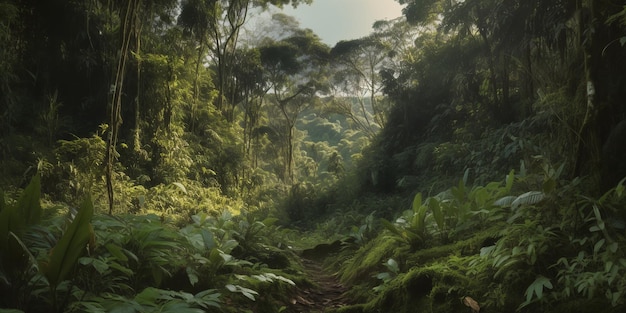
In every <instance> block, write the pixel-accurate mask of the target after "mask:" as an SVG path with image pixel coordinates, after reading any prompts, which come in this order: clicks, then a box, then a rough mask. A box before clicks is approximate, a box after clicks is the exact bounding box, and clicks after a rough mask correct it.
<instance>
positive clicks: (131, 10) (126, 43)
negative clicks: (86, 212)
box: [105, 0, 139, 215]
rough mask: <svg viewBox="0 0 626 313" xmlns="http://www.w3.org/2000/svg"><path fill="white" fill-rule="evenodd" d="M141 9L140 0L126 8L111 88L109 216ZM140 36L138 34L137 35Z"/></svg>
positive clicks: (132, 0) (107, 164) (108, 163)
mask: <svg viewBox="0 0 626 313" xmlns="http://www.w3.org/2000/svg"><path fill="white" fill-rule="evenodd" d="M138 8H139V0H130V1H128V6H127V8H126V14H125V15H124V22H123V24H122V47H121V49H120V54H119V59H118V63H117V68H116V72H115V81H114V83H113V84H112V86H111V89H112V94H111V106H110V108H111V111H110V124H109V125H110V129H109V134H108V138H107V149H106V156H105V158H106V160H105V161H106V162H105V164H106V174H105V176H106V184H107V196H108V200H109V215H111V214H113V206H114V193H113V165H114V163H115V159H116V156H117V151H116V150H115V147H116V145H117V137H118V132H119V128H120V125H122V114H121V112H122V90H123V86H124V77H125V73H126V63H127V61H128V56H129V54H130V53H129V52H130V41H131V38H132V33H133V30H134V29H135V27H134V25H133V24H134V23H138V20H137V18H136V15H137V11H138ZM137 35H138V34H137Z"/></svg>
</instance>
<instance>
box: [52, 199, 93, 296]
mask: <svg viewBox="0 0 626 313" xmlns="http://www.w3.org/2000/svg"><path fill="white" fill-rule="evenodd" d="M93 213H94V212H93V203H92V202H91V199H90V198H87V199H85V200H84V201H83V204H82V205H81V206H80V208H79V210H78V213H77V214H76V216H75V217H74V219H73V220H72V222H71V224H70V225H69V226H68V227H67V230H66V231H65V232H64V233H63V236H62V237H61V238H60V239H59V242H58V243H57V244H56V246H55V247H54V248H53V249H52V251H51V253H50V257H49V259H48V260H47V261H44V262H42V263H41V264H40V268H41V271H42V273H43V274H44V276H45V277H46V279H47V280H48V283H49V284H50V288H51V289H52V292H53V293H54V292H55V290H56V288H57V287H58V285H59V284H60V283H61V282H62V281H64V280H66V279H67V278H68V277H69V275H70V273H71V271H72V270H73V269H74V267H75V266H76V263H77V262H78V259H79V258H80V257H81V255H82V254H83V253H84V252H85V248H86V247H87V245H88V244H91V245H92V249H93V245H94V244H95V239H94V233H93V228H92V226H91V218H92V216H93Z"/></svg>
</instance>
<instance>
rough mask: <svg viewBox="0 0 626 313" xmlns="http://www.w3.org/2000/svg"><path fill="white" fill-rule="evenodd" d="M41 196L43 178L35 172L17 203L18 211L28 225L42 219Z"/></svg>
mask: <svg viewBox="0 0 626 313" xmlns="http://www.w3.org/2000/svg"><path fill="white" fill-rule="evenodd" d="M40 197H41V178H39V174H35V176H33V178H32V179H31V180H30V183H29V184H28V186H27V187H26V189H24V192H22V195H21V196H20V198H19V199H18V200H17V204H16V209H17V212H18V213H19V214H20V215H21V216H22V220H23V221H24V223H25V224H26V225H33V224H37V223H39V221H41V203H40V202H39V199H40Z"/></svg>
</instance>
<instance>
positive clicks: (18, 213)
mask: <svg viewBox="0 0 626 313" xmlns="http://www.w3.org/2000/svg"><path fill="white" fill-rule="evenodd" d="M40 189H41V183H40V178H39V175H38V174H36V175H35V176H33V178H32V179H31V181H30V183H29V184H28V186H27V187H26V189H24V191H23V192H22V194H21V195H20V198H19V200H18V201H17V203H16V204H15V205H9V204H6V203H5V200H4V193H0V251H3V250H5V249H7V242H8V240H9V233H10V232H13V233H14V234H15V235H17V237H21V235H22V232H23V231H24V228H25V227H26V226H27V225H32V224H37V223H39V221H40V220H41V204H40V202H39V198H40V194H41V191H40ZM12 253H13V252H12V251H8V252H7V254H9V255H10V254H12Z"/></svg>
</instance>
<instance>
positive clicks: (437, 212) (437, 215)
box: [428, 198, 445, 230]
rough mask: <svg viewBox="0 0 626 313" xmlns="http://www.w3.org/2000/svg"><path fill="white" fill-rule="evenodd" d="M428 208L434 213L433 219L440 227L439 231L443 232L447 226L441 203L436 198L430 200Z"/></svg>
mask: <svg viewBox="0 0 626 313" xmlns="http://www.w3.org/2000/svg"><path fill="white" fill-rule="evenodd" d="M428 207H429V208H430V210H431V211H432V212H433V218H434V219H435V222H436V223H437V226H439V229H441V230H443V228H444V226H445V225H444V223H445V218H444V213H443V211H442V210H441V205H440V203H439V201H437V199H435V198H428Z"/></svg>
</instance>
